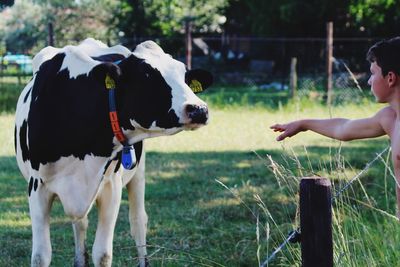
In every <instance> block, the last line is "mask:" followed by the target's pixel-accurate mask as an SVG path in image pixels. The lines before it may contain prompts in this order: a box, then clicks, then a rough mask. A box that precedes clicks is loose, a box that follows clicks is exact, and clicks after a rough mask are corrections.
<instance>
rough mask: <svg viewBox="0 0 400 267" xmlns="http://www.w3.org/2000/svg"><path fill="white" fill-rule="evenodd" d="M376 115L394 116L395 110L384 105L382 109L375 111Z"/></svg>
mask: <svg viewBox="0 0 400 267" xmlns="http://www.w3.org/2000/svg"><path fill="white" fill-rule="evenodd" d="M376 116H378V117H380V118H393V119H395V118H396V111H395V110H394V109H393V108H392V107H391V106H386V107H384V108H382V109H380V110H379V111H378V112H377V113H376Z"/></svg>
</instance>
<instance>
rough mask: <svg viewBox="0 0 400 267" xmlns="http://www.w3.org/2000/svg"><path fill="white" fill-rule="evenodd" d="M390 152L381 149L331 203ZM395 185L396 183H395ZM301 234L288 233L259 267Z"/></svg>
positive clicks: (338, 191)
mask: <svg viewBox="0 0 400 267" xmlns="http://www.w3.org/2000/svg"><path fill="white" fill-rule="evenodd" d="M387 150H389V151H390V146H387V147H386V148H385V149H383V150H382V151H381V152H380V153H379V154H377V155H376V157H375V158H374V159H373V160H371V161H370V162H368V163H367V164H366V165H365V167H364V168H363V169H362V170H361V171H360V172H359V173H358V174H357V175H355V176H354V177H353V178H352V179H351V180H350V181H349V182H347V183H346V184H345V185H344V186H343V187H342V188H340V189H339V190H337V191H336V194H335V195H334V196H332V198H331V201H332V203H333V202H334V200H335V199H336V198H337V197H338V196H340V195H341V194H342V193H343V192H344V191H345V190H347V188H348V187H349V186H350V185H351V184H352V183H353V182H355V181H356V180H357V179H359V178H360V177H361V175H363V174H364V173H365V172H366V171H367V170H368V169H369V168H370V167H371V165H372V164H373V163H375V161H377V160H378V159H381V158H382V155H383V154H384V153H385V152H386V151H387ZM396 183H397V182H396ZM300 234H301V233H300V231H299V228H297V229H296V230H293V231H291V232H290V233H289V235H288V237H287V238H286V239H285V240H284V241H283V242H282V243H281V244H280V245H279V246H278V247H277V248H276V249H275V250H274V251H273V252H272V253H271V254H270V256H269V257H268V258H267V259H266V260H265V261H264V262H263V264H262V265H261V266H260V267H265V266H268V264H269V263H270V262H271V261H272V260H273V259H274V258H275V256H276V255H277V254H278V252H280V251H281V250H282V249H283V248H284V247H285V246H286V245H287V244H288V243H289V242H291V240H292V241H293V242H292V243H295V242H296V241H298V239H297V238H296V239H297V240H294V238H295V237H296V235H297V236H299V235H300Z"/></svg>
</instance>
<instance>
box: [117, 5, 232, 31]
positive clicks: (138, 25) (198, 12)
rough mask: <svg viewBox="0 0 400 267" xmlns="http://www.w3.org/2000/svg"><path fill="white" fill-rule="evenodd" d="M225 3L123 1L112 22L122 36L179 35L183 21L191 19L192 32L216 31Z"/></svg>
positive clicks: (182, 27)
mask: <svg viewBox="0 0 400 267" xmlns="http://www.w3.org/2000/svg"><path fill="white" fill-rule="evenodd" d="M227 2H228V1H227V0H217V1H209V0H201V1H193V0H184V1H182V0H168V1H164V0H152V1H149V0H147V1H138V0H124V1H121V4H120V6H118V7H117V9H116V10H115V22H116V25H117V28H119V29H120V30H121V31H123V32H124V34H125V36H126V37H133V36H146V35H147V36H151V35H163V36H175V35H177V34H182V33H183V32H184V29H185V20H187V19H190V20H192V24H193V31H194V32H204V33H208V32H217V31H219V30H220V23H221V21H220V19H221V17H222V15H223V14H222V10H223V8H224V7H225V6H226V5H227Z"/></svg>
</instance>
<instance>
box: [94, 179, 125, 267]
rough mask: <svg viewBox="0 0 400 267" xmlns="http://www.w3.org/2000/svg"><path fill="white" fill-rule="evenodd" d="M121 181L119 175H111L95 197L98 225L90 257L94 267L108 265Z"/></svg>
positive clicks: (108, 266) (109, 263)
mask: <svg viewBox="0 0 400 267" xmlns="http://www.w3.org/2000/svg"><path fill="white" fill-rule="evenodd" d="M121 192H122V183H121V178H120V176H115V177H112V178H111V180H110V181H109V182H107V183H106V184H105V185H104V187H103V189H102V190H101V192H100V194H99V196H98V197H97V206H98V217H99V220H98V225H97V230H96V238H95V241H94V245H93V253H92V258H93V262H94V265H95V266H96V267H110V266H111V262H112V248H113V237H114V228H115V223H116V221H117V217H118V210H119V206H120V203H121Z"/></svg>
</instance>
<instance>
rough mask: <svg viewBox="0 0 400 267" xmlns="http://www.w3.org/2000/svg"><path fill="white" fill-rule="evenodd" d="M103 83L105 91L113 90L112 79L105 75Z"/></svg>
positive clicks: (113, 83)
mask: <svg viewBox="0 0 400 267" xmlns="http://www.w3.org/2000/svg"><path fill="white" fill-rule="evenodd" d="M105 83H106V88H107V89H109V90H110V89H115V81H114V79H113V78H111V76H110V75H108V74H107V75H106V79H105Z"/></svg>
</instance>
